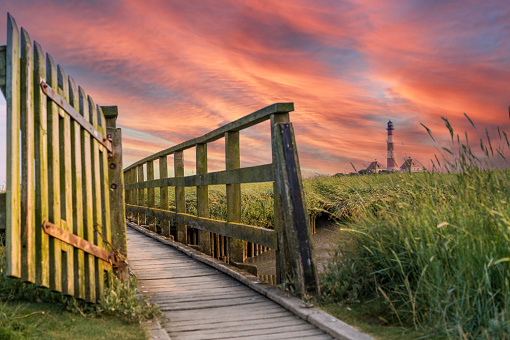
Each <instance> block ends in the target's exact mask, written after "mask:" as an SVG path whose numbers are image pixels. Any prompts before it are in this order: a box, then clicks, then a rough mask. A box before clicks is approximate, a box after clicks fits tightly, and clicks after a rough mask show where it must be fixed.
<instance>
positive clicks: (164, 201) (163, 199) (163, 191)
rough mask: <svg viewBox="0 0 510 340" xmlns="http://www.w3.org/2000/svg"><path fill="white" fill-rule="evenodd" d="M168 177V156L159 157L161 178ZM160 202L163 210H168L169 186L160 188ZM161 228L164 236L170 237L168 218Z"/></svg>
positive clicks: (162, 222)
mask: <svg viewBox="0 0 510 340" xmlns="http://www.w3.org/2000/svg"><path fill="white" fill-rule="evenodd" d="M167 177H168V157H167V156H161V157H159V178H160V179H163V178H167ZM159 202H160V208H161V209H162V210H168V208H169V206H168V187H160V188H159ZM161 228H162V234H163V236H166V237H170V222H169V221H167V220H162V221H161Z"/></svg>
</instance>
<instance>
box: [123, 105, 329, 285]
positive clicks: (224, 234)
mask: <svg viewBox="0 0 510 340" xmlns="http://www.w3.org/2000/svg"><path fill="white" fill-rule="evenodd" d="M293 110H294V104H293V103H276V104H273V105H269V106H267V107H265V108H263V109H261V110H258V111H256V112H253V113H251V114H249V115H247V116H245V117H243V118H240V119H238V120H236V121H234V122H232V123H229V124H226V125H224V126H222V127H220V128H217V129H215V130H214V131H212V132H209V133H207V134H205V135H203V136H201V137H198V138H195V139H191V140H189V141H186V142H184V143H181V144H179V145H176V146H173V147H171V148H168V149H166V150H162V151H160V152H158V153H155V154H153V155H151V156H148V157H145V158H144V159H142V160H140V161H138V162H136V163H134V164H132V165H130V166H128V167H126V168H125V169H124V174H125V178H126V185H125V188H126V211H127V217H128V219H131V220H134V221H136V223H138V224H139V225H146V224H147V225H148V227H149V228H150V229H151V230H152V231H155V232H161V233H162V234H163V235H164V236H167V237H175V238H176V239H177V241H178V242H181V243H185V244H190V245H192V246H196V247H198V248H199V249H200V250H201V251H202V252H204V253H206V254H208V255H211V256H214V257H216V258H218V259H222V260H223V261H226V262H229V263H231V264H233V265H236V266H239V267H240V268H246V267H249V265H247V264H245V263H244V261H245V259H246V258H247V257H249V256H256V255H257V254H259V253H260V252H261V251H265V249H262V248H265V247H268V248H271V249H273V250H274V251H275V257H276V263H277V264H276V281H277V282H278V283H283V282H285V281H288V282H290V283H292V284H293V285H294V286H295V289H296V292H297V293H298V294H300V295H304V294H309V293H318V287H319V285H318V282H317V273H316V269H315V267H314V265H313V256H312V250H311V247H310V223H309V220H308V215H307V214H306V206H305V201H304V197H303V195H304V192H303V186H302V182H301V173H300V169H299V161H298V157H297V149H296V146H295V140H294V130H293V128H292V124H290V122H289V112H290V111H293ZM265 120H270V121H271V123H270V128H271V152H272V163H270V164H264V165H259V166H252V167H245V168H241V166H240V165H241V161H240V149H239V147H240V145H239V131H240V130H243V129H246V128H248V127H251V126H254V125H256V124H259V123H261V122H263V121H265ZM220 138H225V163H226V164H225V165H226V170H224V171H216V172H208V170H207V143H210V142H214V141H216V140H218V139H220ZM192 147H196V173H197V174H196V175H191V176H184V154H183V151H184V150H186V149H189V148H192ZM171 154H173V155H174V170H175V176H174V177H168V176H167V175H168V159H167V156H168V155H171ZM155 160H159V166H160V178H159V179H155V178H154V161H155ZM256 182H273V199H274V209H275V210H274V222H275V224H274V229H273V230H272V229H267V228H261V227H257V226H252V225H247V224H243V223H241V218H242V216H241V211H242V209H241V203H242V202H241V184H244V183H256ZM210 185H226V216H227V218H226V219H227V221H222V220H216V219H211V218H210V212H209V186H210ZM168 187H175V205H174V207H173V208H172V211H171V210H170V202H169V199H168ZM185 187H196V188H197V216H194V215H190V214H187V213H186V197H185V191H184V189H185ZM156 188H159V189H160V206H159V207H156V202H155V189H156ZM156 219H159V220H161V222H162V223H161V231H158V228H157V226H156ZM169 222H172V223H174V224H175V225H176V226H174V228H175V229H172V228H171V226H170V224H169ZM189 228H192V229H189ZM255 247H257V249H258V250H257V251H255V250H254V249H255ZM258 247H262V248H258ZM253 269H254V268H251V270H253ZM255 271H256V267H255Z"/></svg>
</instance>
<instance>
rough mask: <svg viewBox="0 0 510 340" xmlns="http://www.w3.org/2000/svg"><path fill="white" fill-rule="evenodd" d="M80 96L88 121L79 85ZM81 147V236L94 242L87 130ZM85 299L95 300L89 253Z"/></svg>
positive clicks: (90, 147) (83, 93)
mask: <svg viewBox="0 0 510 340" xmlns="http://www.w3.org/2000/svg"><path fill="white" fill-rule="evenodd" d="M78 91H79V96H80V99H79V100H80V109H79V112H80V114H81V115H82V116H83V117H84V118H85V120H87V121H90V114H89V102H88V98H87V95H86V94H85V91H84V90H83V89H82V88H81V87H80V88H79V89H78ZM81 149H82V165H83V167H82V180H83V186H82V197H83V198H82V202H83V212H84V218H85V222H84V223H85V226H84V230H83V231H84V233H83V238H84V239H85V240H87V241H89V242H91V243H94V201H93V191H94V187H93V175H92V170H93V168H92V151H91V150H92V143H91V137H90V134H89V133H88V131H86V130H85V129H82V131H81ZM85 299H86V300H87V301H88V302H95V301H96V268H95V258H94V256H92V255H90V254H85Z"/></svg>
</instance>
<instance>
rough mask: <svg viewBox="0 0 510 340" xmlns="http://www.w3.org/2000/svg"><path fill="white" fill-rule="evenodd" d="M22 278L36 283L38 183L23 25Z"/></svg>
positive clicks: (28, 43)
mask: <svg viewBox="0 0 510 340" xmlns="http://www.w3.org/2000/svg"><path fill="white" fill-rule="evenodd" d="M20 71H21V72H20V73H21V98H20V99H21V105H20V107H21V278H22V280H23V281H26V282H32V283H35V276H36V270H35V225H34V224H35V209H34V208H35V183H34V163H35V162H34V157H35V156H34V147H35V143H34V102H33V99H34V95H33V94H34V90H33V85H34V84H33V52H32V43H31V40H30V37H29V35H28V32H27V31H25V29H24V28H21V63H20Z"/></svg>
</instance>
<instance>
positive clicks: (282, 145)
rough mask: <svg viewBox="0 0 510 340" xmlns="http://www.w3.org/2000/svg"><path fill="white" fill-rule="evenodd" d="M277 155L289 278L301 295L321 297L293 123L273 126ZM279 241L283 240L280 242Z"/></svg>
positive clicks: (274, 146)
mask: <svg viewBox="0 0 510 340" xmlns="http://www.w3.org/2000/svg"><path fill="white" fill-rule="evenodd" d="M273 128H274V129H275V131H274V135H275V139H274V140H273V143H274V144H273V150H275V151H276V161H277V162H276V164H275V167H276V172H277V176H276V178H277V180H276V185H277V189H278V194H279V195H280V197H281V204H282V209H281V215H282V216H283V221H282V222H283V228H281V229H280V230H281V231H283V240H282V241H283V244H282V245H280V246H282V248H283V249H284V251H285V265H286V268H285V270H286V272H285V275H286V278H287V280H288V283H290V284H292V285H294V287H295V291H296V293H297V294H298V295H300V296H304V295H305V294H317V295H319V296H320V290H319V283H318V276H317V271H316V268H315V265H314V260H313V256H312V248H311V244H310V223H309V220H308V214H307V210H306V202H305V200H304V191H303V185H302V180H301V171H300V168H299V160H298V156H297V148H296V142H295V139H294V130H293V128H292V125H291V124H290V123H282V124H277V125H275V126H273ZM279 240H280V239H279Z"/></svg>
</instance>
